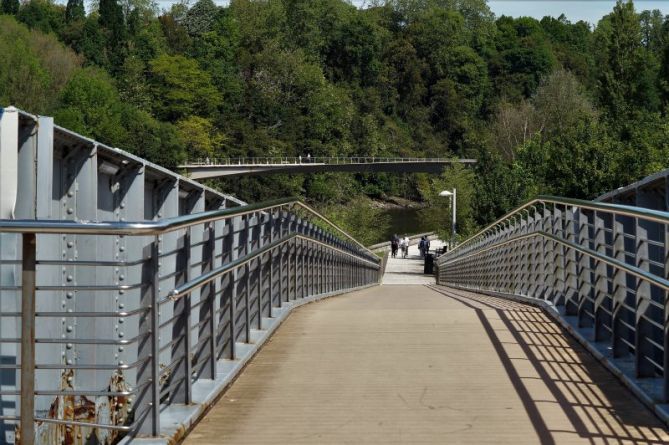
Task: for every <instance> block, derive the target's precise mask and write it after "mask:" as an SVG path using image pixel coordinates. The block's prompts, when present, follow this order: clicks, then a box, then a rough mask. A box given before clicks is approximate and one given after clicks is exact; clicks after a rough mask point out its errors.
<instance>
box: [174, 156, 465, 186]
mask: <svg viewBox="0 0 669 445" xmlns="http://www.w3.org/2000/svg"><path fill="white" fill-rule="evenodd" d="M475 163H476V159H453V158H404V157H361V156H356V157H313V158H312V157H299V156H297V157H264V158H227V159H198V160H195V161H191V162H188V163H186V164H184V165H182V166H180V167H179V169H181V170H182V171H184V172H185V173H186V175H187V176H189V177H190V178H192V179H195V180H200V179H210V178H219V177H224V176H240V175H257V174H269V173H324V172H349V173H358V172H394V173H441V172H442V171H443V170H444V168H445V167H446V166H448V165H451V164H464V165H472V164H475Z"/></svg>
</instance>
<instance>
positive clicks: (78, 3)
mask: <svg viewBox="0 0 669 445" xmlns="http://www.w3.org/2000/svg"><path fill="white" fill-rule="evenodd" d="M85 18H86V9H85V8H84V1H83V0H68V1H67V7H66V8H65V21H66V22H67V23H71V22H75V21H78V20H84V19H85Z"/></svg>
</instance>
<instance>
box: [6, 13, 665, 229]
mask: <svg viewBox="0 0 669 445" xmlns="http://www.w3.org/2000/svg"><path fill="white" fill-rule="evenodd" d="M369 3H371V7H369V8H366V9H357V8H355V7H354V6H352V5H351V4H350V2H347V1H345V0H309V1H307V0H263V1H259V0H232V1H231V2H229V4H228V5H226V6H217V5H216V3H214V2H212V1H211V0H199V1H197V2H196V3H194V4H191V5H189V3H188V2H180V3H177V4H174V5H173V6H172V7H171V8H170V9H169V11H162V12H159V11H158V10H157V7H156V5H155V4H154V3H153V2H152V1H150V0H99V1H95V2H94V3H93V4H92V8H91V12H90V13H89V14H88V15H86V13H85V11H84V9H83V3H82V1H81V0H69V1H68V2H67V6H66V7H65V6H62V5H60V4H56V3H55V2H54V1H53V0H26V1H25V2H23V3H22V4H21V6H20V7H17V4H18V3H17V2H16V0H2V1H1V3H0V5H1V6H2V9H1V11H2V12H4V13H7V12H8V13H9V14H10V15H11V14H14V15H16V19H14V18H12V17H10V16H7V15H3V16H2V17H0V60H1V61H2V63H0V101H1V102H2V104H3V105H4V104H9V103H12V104H15V105H18V106H20V107H22V108H25V109H27V110H29V111H32V112H36V113H44V114H47V113H48V114H53V115H55V117H56V120H57V122H58V123H59V124H61V125H64V126H67V127H70V128H72V129H73V130H75V131H80V132H82V133H84V134H86V135H88V136H91V137H95V138H97V139H100V140H101V141H102V142H105V143H108V144H111V145H115V146H119V147H121V148H125V149H128V150H131V151H134V152H136V153H138V154H140V155H141V156H145V157H148V158H149V159H150V160H153V161H155V162H159V163H161V164H163V165H166V166H168V167H175V166H176V165H178V164H179V163H180V162H181V161H183V160H184V159H185V158H186V157H189V156H190V157H212V158H213V157H225V156H298V155H302V156H303V157H304V156H306V155H307V154H310V155H311V156H351V155H360V156H440V157H475V158H477V159H478V160H479V163H478V164H477V165H476V166H475V167H474V168H472V169H469V170H467V169H465V170H463V169H453V170H449V172H448V174H447V175H446V176H444V177H440V178H430V177H429V176H426V175H409V174H357V175H344V174H319V175H311V176H309V175H292V176H291V175H276V176H271V177H268V178H265V177H245V178H241V179H235V180H234V181H216V182H214V183H213V184H214V185H216V186H217V187H221V188H223V189H225V191H226V192H229V193H234V194H237V195H238V196H240V197H241V198H243V199H246V200H249V201H252V200H257V199H263V198H270V197H278V196H286V195H295V194H297V195H301V196H304V197H305V198H307V199H309V200H310V201H312V202H317V203H321V204H322V205H323V206H324V207H325V209H326V210H327V211H329V212H333V214H335V215H336V217H337V218H338V220H340V221H341V222H342V224H344V225H345V226H347V227H350V228H351V230H353V231H355V232H356V233H357V234H359V236H362V237H364V238H365V239H370V240H371V239H372V238H374V236H375V235H374V233H376V235H378V234H379V233H382V232H383V231H382V230H378V227H364V225H365V224H366V225H369V226H374V225H375V222H376V221H375V218H380V216H379V215H378V214H377V213H375V212H376V211H375V210H373V209H372V210H370V209H369V207H370V206H371V203H370V202H369V201H368V200H367V198H363V197H362V196H363V195H366V196H368V197H372V198H374V199H381V200H383V199H388V198H389V197H396V196H399V197H402V198H406V199H413V200H424V201H426V202H427V203H428V204H429V208H428V210H426V211H425V212H424V218H425V219H426V220H427V222H429V223H430V224H431V225H433V226H434V227H435V228H437V229H440V230H447V229H448V228H447V227H445V226H444V222H445V221H446V220H447V218H445V217H444V213H445V212H447V208H446V207H444V206H447V200H445V199H443V198H437V197H436V196H435V193H437V192H438V191H440V190H438V189H444V188H451V187H453V186H455V187H457V189H458V191H459V197H460V199H459V201H461V202H459V205H458V208H459V218H460V220H461V221H460V225H461V228H460V230H459V232H460V233H461V234H466V233H469V232H471V231H473V230H474V229H475V227H476V226H477V225H481V224H485V223H486V222H489V221H491V220H492V219H494V218H496V217H498V216H500V215H501V214H502V213H504V212H505V211H508V210H509V209H510V208H512V207H514V206H516V205H518V204H519V203H520V202H522V201H524V200H526V199H528V198H531V197H532V196H534V195H536V194H537V193H554V194H561V195H567V196H574V197H582V198H594V197H595V196H597V195H598V194H599V193H601V192H603V191H605V190H610V189H611V188H614V187H618V186H621V185H625V184H626V183H629V182H631V181H634V180H636V179H639V178H640V177H642V176H643V175H646V174H649V173H652V172H654V171H657V170H658V169H661V168H666V167H668V166H669V161H667V159H669V124H667V123H666V122H667V121H666V118H667V113H668V112H669V18H666V17H662V15H661V14H660V13H659V12H657V11H642V12H637V11H635V9H634V5H633V4H632V2H629V1H618V2H617V4H616V6H615V7H614V8H613V10H612V11H611V13H610V14H609V15H608V16H606V17H605V18H603V19H602V20H601V21H600V23H598V24H597V26H596V27H595V28H594V29H591V28H590V26H589V25H588V24H587V23H584V22H578V23H571V22H569V21H568V20H567V19H566V18H565V17H564V16H560V17H557V18H554V17H545V18H543V19H542V20H540V21H538V20H534V19H532V18H528V17H522V18H511V17H499V18H495V17H494V15H493V14H492V13H491V12H490V9H489V8H488V6H487V5H486V2H485V0H375V1H373V2H369ZM16 20H18V21H19V22H22V23H23V24H25V25H26V26H23V25H19V24H18V23H17V21H16ZM59 41H60V42H63V43H64V44H65V45H68V46H69V47H70V48H71V49H72V50H73V51H71V50H69V49H66V48H65V47H64V46H63V45H62V44H61V43H59ZM75 53H76V54H75ZM82 67H83V69H82ZM377 226H378V225H377ZM366 230H369V231H373V232H374V233H372V232H369V233H368V232H366ZM379 236H380V235H379ZM375 240H376V239H375Z"/></svg>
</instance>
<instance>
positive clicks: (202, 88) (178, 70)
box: [149, 55, 221, 121]
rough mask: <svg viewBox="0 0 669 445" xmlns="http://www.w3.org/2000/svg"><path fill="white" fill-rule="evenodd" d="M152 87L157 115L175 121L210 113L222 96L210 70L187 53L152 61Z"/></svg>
mask: <svg viewBox="0 0 669 445" xmlns="http://www.w3.org/2000/svg"><path fill="white" fill-rule="evenodd" d="M149 65H150V71H151V78H150V87H151V92H152V95H153V98H154V101H155V106H154V109H155V112H156V114H157V115H158V116H159V117H161V118H163V119H166V120H170V121H174V120H178V119H181V118H183V117H185V116H188V115H191V114H196V115H201V116H202V115H209V114H212V113H214V112H215V111H216V108H217V107H218V106H219V105H220V103H221V97H220V94H219V92H218V91H217V90H216V88H215V87H214V85H213V84H212V81H211V76H210V75H209V73H207V72H205V71H202V70H201V69H200V67H199V66H198V64H197V61H195V60H193V59H190V58H188V57H184V56H169V55H161V56H159V57H157V58H156V59H154V60H152V61H151V62H150V64H149Z"/></svg>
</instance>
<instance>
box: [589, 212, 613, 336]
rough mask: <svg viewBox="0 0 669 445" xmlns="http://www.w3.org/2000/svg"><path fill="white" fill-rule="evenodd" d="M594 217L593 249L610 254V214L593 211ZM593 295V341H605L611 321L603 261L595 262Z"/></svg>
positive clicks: (606, 276)
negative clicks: (608, 238)
mask: <svg viewBox="0 0 669 445" xmlns="http://www.w3.org/2000/svg"><path fill="white" fill-rule="evenodd" d="M594 218H595V228H594V230H595V233H594V241H595V248H594V249H595V251H596V252H597V253H599V254H601V255H608V256H610V254H609V253H608V252H607V250H609V249H610V247H609V246H608V243H607V227H608V230H611V224H610V223H608V224H607V221H610V215H608V214H606V213H603V212H594ZM609 236H610V235H609ZM594 275H595V280H594V287H595V296H594V299H595V300H594V315H595V320H594V326H593V328H594V341H596V342H598V341H606V340H608V339H610V338H611V335H610V333H609V331H608V330H607V326H610V323H611V299H610V297H609V295H610V288H611V286H610V282H609V278H608V273H607V265H606V263H604V262H603V261H596V262H595V271H594Z"/></svg>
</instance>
